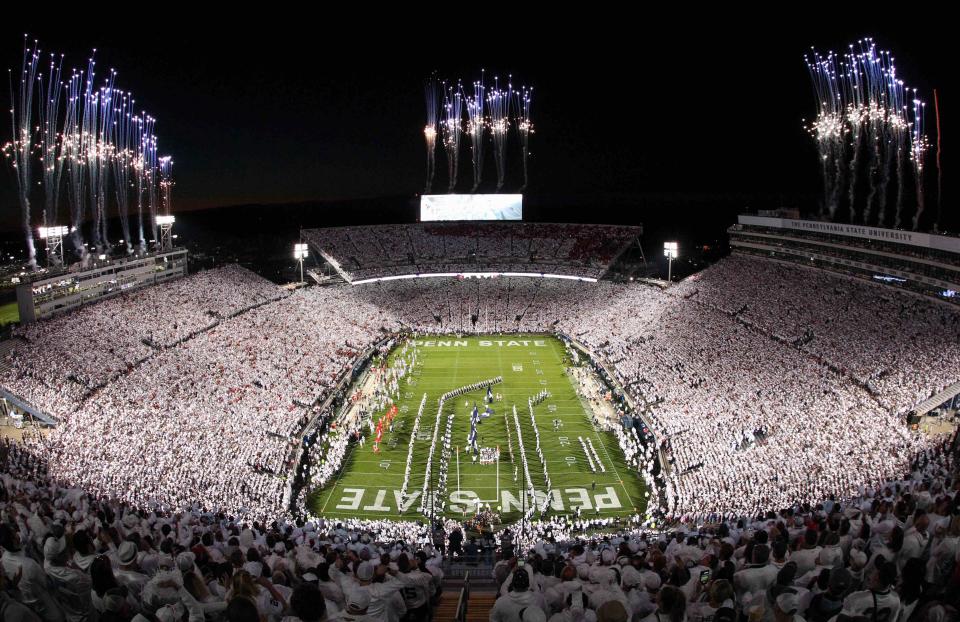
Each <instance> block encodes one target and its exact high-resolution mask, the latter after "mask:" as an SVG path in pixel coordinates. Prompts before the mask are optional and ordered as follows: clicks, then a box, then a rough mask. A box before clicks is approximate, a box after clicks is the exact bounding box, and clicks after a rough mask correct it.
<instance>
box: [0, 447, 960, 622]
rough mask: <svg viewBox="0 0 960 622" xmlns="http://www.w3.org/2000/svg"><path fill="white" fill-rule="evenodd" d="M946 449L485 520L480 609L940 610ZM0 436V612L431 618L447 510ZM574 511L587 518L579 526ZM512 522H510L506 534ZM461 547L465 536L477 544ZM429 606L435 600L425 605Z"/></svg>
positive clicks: (611, 613)
mask: <svg viewBox="0 0 960 622" xmlns="http://www.w3.org/2000/svg"><path fill="white" fill-rule="evenodd" d="M955 452H956V447H952V448H951V447H950V446H949V445H947V444H943V445H940V446H938V447H931V448H928V449H927V450H925V451H924V452H922V453H921V454H920V455H918V456H917V458H916V459H915V460H914V461H913V463H912V464H911V465H909V467H908V469H907V470H906V471H905V472H904V473H903V474H901V475H899V476H897V477H895V478H891V479H886V480H884V481H882V482H879V483H878V485H876V486H869V487H864V489H863V490H862V492H861V493H860V494H859V495H856V496H854V497H851V498H849V499H844V500H839V499H836V498H834V497H832V496H831V497H827V498H825V499H824V500H822V502H821V503H817V504H813V505H806V504H798V505H794V506H791V507H790V508H786V509H783V510H781V511H779V512H767V513H763V514H760V515H757V516H755V517H751V518H741V519H738V520H729V521H723V520H721V521H717V522H714V523H702V522H701V523H697V524H692V523H682V524H676V525H673V526H672V527H671V528H669V529H666V530H660V531H650V530H646V529H636V528H626V529H625V528H623V527H622V526H616V525H614V524H612V519H605V522H606V524H603V523H604V521H592V522H586V521H571V520H568V519H565V518H561V517H555V518H553V519H551V520H550V521H546V522H536V521H535V522H533V523H532V524H530V525H527V526H525V530H526V531H525V533H523V534H512V533H510V531H509V530H507V531H504V532H501V533H499V534H498V538H497V540H498V543H497V544H498V556H497V557H498V560H499V561H497V562H496V564H495V565H494V566H493V567H492V571H491V572H492V577H493V579H494V582H495V585H496V586H497V593H498V598H497V599H496V602H495V604H494V605H493V607H492V608H491V609H490V611H489V613H488V614H487V616H488V618H489V620H490V621H491V622H531V621H533V622H546V621H547V620H549V621H550V622H628V621H630V622H667V621H669V622H685V621H689V622H728V621H729V622H734V621H735V620H739V619H749V620H756V621H771V622H787V621H794V622H796V621H798V620H809V621H810V622H828V621H832V620H837V621H838V622H846V621H848V620H851V621H853V620H856V621H858V622H859V621H870V620H888V621H894V622H946V621H948V620H953V619H957V616H958V613H960V612H958V609H957V607H958V605H960V478H958V472H957V468H956V463H955ZM36 466H37V463H36V456H35V455H33V454H30V453H28V452H27V451H26V450H25V448H24V447H23V446H22V445H18V444H15V443H12V442H10V441H7V440H2V441H0V619H3V620H4V621H8V620H9V621H10V622H65V621H90V620H98V621H99V622H131V621H135V622H184V621H188V622H203V621H204V620H210V621H211V622H212V621H217V620H226V621H229V622H281V620H284V621H286V622H328V621H330V622H332V621H334V620H352V621H356V622H426V621H427V620H429V619H431V613H432V609H433V608H434V607H435V605H436V603H437V599H438V596H439V594H440V593H441V591H442V589H443V577H444V570H443V566H442V562H443V558H444V556H445V555H450V556H463V557H464V558H468V556H469V555H473V556H474V558H475V557H476V547H475V544H474V543H473V542H471V543H470V544H468V546H467V550H466V551H464V549H463V548H462V547H461V543H462V542H463V534H462V532H461V531H460V527H459V526H458V525H456V523H454V522H453V521H446V522H445V523H444V524H443V525H442V526H438V527H437V528H436V529H435V528H434V527H431V526H427V525H424V524H422V523H416V522H400V521H363V520H356V519H352V520H343V521H335V522H331V521H326V520H323V519H316V518H311V519H310V520H308V521H306V522H304V521H298V522H288V521H283V520H281V521H276V522H271V523H261V522H245V521H239V520H235V519H233V518H231V517H229V516H227V515H224V514H221V513H209V512H203V511H201V510H199V509H191V510H186V511H178V512H161V511H147V510H134V509H132V508H130V507H129V506H128V505H126V504H124V503H118V502H115V501H112V500H107V499H104V498H103V497H96V496H92V495H88V494H87V493H85V492H83V491H81V490H79V489H74V488H65V487H60V486H57V485H55V484H53V483H52V482H50V481H49V480H47V479H45V478H44V477H42V475H41V474H40V473H39V472H38V471H37V469H36ZM586 527H598V528H605V529H603V531H602V532H600V533H583V534H580V533H577V531H578V530H580V529H584V528H586ZM517 536H519V537H517ZM470 547H473V552H472V553H471V548H470ZM433 619H437V618H435V617H434V618H433Z"/></svg>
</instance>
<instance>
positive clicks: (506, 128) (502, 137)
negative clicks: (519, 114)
mask: <svg viewBox="0 0 960 622" xmlns="http://www.w3.org/2000/svg"><path fill="white" fill-rule="evenodd" d="M487 109H488V110H489V111H490V133H491V134H492V135H493V159H494V161H495V162H496V165H497V189H496V191H497V192H500V190H501V189H502V188H503V182H504V178H505V177H506V174H507V137H508V135H509V132H510V85H509V83H508V85H507V90H505V91H501V90H500V86H499V82H498V79H497V78H494V79H493V88H492V89H491V90H490V94H489V95H487Z"/></svg>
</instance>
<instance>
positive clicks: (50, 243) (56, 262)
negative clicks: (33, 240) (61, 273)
mask: <svg viewBox="0 0 960 622" xmlns="http://www.w3.org/2000/svg"><path fill="white" fill-rule="evenodd" d="M38 233H39V234H40V239H41V240H44V241H45V242H46V243H47V268H54V267H60V266H63V236H65V235H68V234H69V233H70V229H69V228H67V227H40V229H39V230H38Z"/></svg>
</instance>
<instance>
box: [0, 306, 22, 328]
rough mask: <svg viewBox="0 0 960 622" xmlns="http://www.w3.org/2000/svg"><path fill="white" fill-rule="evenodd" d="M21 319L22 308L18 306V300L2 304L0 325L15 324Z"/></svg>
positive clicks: (0, 307)
mask: <svg viewBox="0 0 960 622" xmlns="http://www.w3.org/2000/svg"><path fill="white" fill-rule="evenodd" d="M19 321H20V310H19V309H18V308H17V301H16V300H14V301H13V302H8V303H7V304H3V305H0V326H3V325H4V324H14V323H16V322H19Z"/></svg>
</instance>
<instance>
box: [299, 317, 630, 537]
mask: <svg viewBox="0 0 960 622" xmlns="http://www.w3.org/2000/svg"><path fill="white" fill-rule="evenodd" d="M418 343H420V344H422V345H419V346H418V348H419V353H418V359H417V366H416V368H415V370H414V371H413V373H412V374H411V375H408V377H407V378H404V379H403V381H402V386H401V389H400V400H399V401H398V402H397V406H398V407H399V409H400V413H399V414H398V416H397V417H396V418H395V420H394V431H393V432H392V433H390V432H388V431H387V430H386V428H385V429H384V435H383V440H382V442H381V445H380V452H379V453H375V452H374V451H373V445H372V443H371V442H370V438H369V429H367V434H368V438H367V440H366V443H365V445H364V446H363V447H360V446H359V445H358V444H356V443H354V444H353V445H351V448H350V449H349V450H348V453H347V456H346V458H345V465H344V468H343V469H342V471H341V473H340V475H339V477H336V478H335V479H334V480H332V481H331V482H328V483H327V485H326V486H325V487H324V488H323V489H321V490H319V491H315V492H314V493H313V494H312V495H311V498H310V501H309V505H310V507H311V508H312V510H313V512H314V514H317V515H322V516H330V517H357V518H368V519H373V518H391V519H397V518H406V519H414V518H422V515H421V514H420V513H419V511H418V510H417V508H418V506H419V502H420V499H419V497H417V498H416V499H414V500H413V501H408V508H409V509H406V510H405V511H404V512H403V513H402V514H401V512H400V511H399V509H398V506H399V503H398V499H397V497H398V496H399V490H400V487H401V486H402V484H403V473H404V468H405V465H406V461H407V451H408V443H409V441H410V431H411V429H412V426H413V421H414V418H415V417H416V412H417V409H418V407H419V405H420V400H421V398H422V397H423V394H424V393H426V394H427V404H426V407H425V408H424V412H423V416H422V418H421V421H420V432H419V433H418V435H417V436H418V440H416V441H415V445H414V454H413V460H412V463H411V477H410V483H409V485H408V488H407V492H408V498H409V496H412V495H416V494H417V493H420V491H421V490H422V489H423V484H424V470H425V467H426V463H427V454H428V453H429V450H430V441H431V437H432V432H433V427H434V425H435V423H436V421H437V400H438V398H439V396H440V395H442V394H443V393H445V392H447V391H450V390H452V389H455V388H457V387H460V386H464V385H467V384H472V383H474V382H479V381H481V380H486V379H488V378H493V377H495V376H503V383H501V384H498V385H495V386H494V392H495V393H500V394H502V396H503V399H502V401H498V402H494V403H493V404H492V405H491V406H492V408H493V409H494V411H495V414H494V415H492V416H491V417H489V418H485V419H482V420H481V425H480V426H479V427H478V433H479V436H480V439H481V442H480V446H482V447H495V446H499V447H500V464H499V492H500V496H499V497H498V494H497V493H498V470H497V466H496V465H492V464H491V465H481V464H480V463H479V461H478V462H476V463H474V462H473V461H472V459H471V458H472V456H471V454H470V453H468V452H466V451H464V446H465V445H466V439H467V435H468V433H469V431H470V412H471V410H472V409H473V405H474V403H476V404H477V407H478V408H479V410H480V412H483V409H484V397H485V396H486V391H484V390H481V391H475V392H472V393H468V394H466V395H461V396H459V397H457V398H454V399H452V400H448V401H447V402H446V403H445V404H444V412H443V415H442V416H441V418H440V422H441V423H440V433H441V436H442V433H443V430H444V429H445V427H446V420H447V415H448V414H449V413H451V412H452V413H454V414H455V418H454V423H453V428H452V434H451V445H452V447H451V453H450V460H449V474H448V479H447V493H446V495H444V497H443V501H444V508H445V514H446V515H447V516H450V517H456V516H462V515H463V511H464V510H465V509H466V508H467V505H466V503H465V502H468V501H469V500H472V499H474V498H476V497H479V498H480V499H481V500H482V501H483V502H485V503H489V504H490V506H491V507H492V508H494V509H495V510H496V508H497V507H498V506H500V507H503V506H504V503H506V504H507V507H506V508H505V509H504V510H502V511H501V518H502V519H503V520H504V521H505V522H509V521H513V520H517V519H519V518H520V516H521V514H522V512H521V510H520V508H519V507H514V505H513V500H514V499H516V500H518V502H519V500H520V499H521V498H522V495H521V494H520V489H521V487H522V478H523V467H522V463H521V458H520V448H519V444H518V442H517V438H516V426H515V424H514V421H513V409H512V406H513V405H514V404H516V406H517V414H518V418H519V420H520V428H521V431H522V434H523V439H524V447H525V449H526V456H527V462H528V465H529V469H530V477H531V479H532V480H533V483H534V487H535V488H536V490H538V491H545V490H546V485H545V480H544V472H543V466H542V465H541V463H540V460H539V458H538V457H537V452H536V441H535V436H534V432H533V428H532V422H531V420H530V411H529V408H528V406H527V398H528V397H531V396H533V395H535V394H536V393H538V392H539V391H540V390H542V389H546V390H547V391H549V392H550V397H549V398H547V399H546V400H544V401H543V402H542V403H541V404H539V405H537V406H534V416H535V418H536V421H537V426H538V428H539V431H540V441H541V446H542V450H543V454H544V457H545V458H546V466H547V471H548V472H549V474H550V479H551V481H552V483H553V489H554V494H553V497H552V504H551V505H552V508H551V513H553V514H565V515H568V514H572V512H573V508H575V507H577V506H583V510H582V511H583V515H584V516H596V512H597V509H596V508H597V506H598V505H600V506H603V507H601V508H600V510H599V512H600V516H604V517H606V516H620V515H626V514H634V513H638V512H641V513H642V511H643V510H644V508H645V506H646V500H645V498H644V494H643V493H644V490H645V486H644V484H643V480H642V479H641V478H640V477H638V475H637V473H636V471H634V470H632V469H630V468H629V467H627V466H626V464H625V463H624V460H623V454H622V453H621V451H620V448H619V446H618V445H617V440H616V437H615V436H614V434H613V433H610V432H601V431H599V430H597V429H596V428H595V426H594V425H593V423H592V420H591V415H590V411H589V408H590V407H589V405H588V404H587V403H585V402H584V401H583V400H581V399H580V398H579V397H578V395H577V392H576V391H575V388H574V386H573V382H572V380H571V378H570V377H569V376H568V375H567V373H566V366H567V365H568V364H569V361H568V360H567V357H566V351H565V349H564V347H563V344H562V343H561V342H560V340H559V339H557V338H556V337H553V336H545V335H508V336H502V335H487V336H470V337H465V338H461V339H456V338H455V337H452V336H450V337H439V338H430V339H423V340H420V341H419V342H418ZM442 344H449V345H442ZM456 344H461V345H456ZM463 344H465V345H463ZM481 344H489V345H481ZM395 356H397V353H396V352H394V353H391V354H390V360H392V359H393V357H395ZM408 381H409V382H408ZM382 414H383V413H377V414H376V415H375V416H376V417H379V416H380V415H382ZM504 414H506V415H507V420H506V421H505V419H504ZM554 419H559V420H562V421H563V426H562V428H561V429H559V430H554V426H553V420H554ZM507 422H509V425H510V437H511V438H512V443H513V453H514V457H515V462H514V463H511V462H510V454H509V452H508V449H507V447H508V442H507ZM580 436H582V437H584V439H586V438H587V437H589V438H591V439H592V441H593V446H594V448H595V449H596V452H597V454H598V455H599V458H600V460H601V462H602V463H603V465H604V467H605V469H606V471H605V472H600V470H599V469H598V470H597V472H595V473H594V472H591V470H590V468H589V466H588V461H587V457H586V455H585V454H584V450H583V448H582V447H581V444H580V441H579V440H578V437H580ZM458 448H459V450H460V451H459V452H458ZM441 451H442V444H441V443H440V442H438V443H437V448H436V450H435V455H434V462H433V464H434V469H436V468H437V466H438V465H439V462H440V452H441ZM458 455H459V465H458V461H457V457H458ZM515 468H516V473H517V474H518V479H517V481H515V480H514V473H515ZM434 482H436V472H435V473H434ZM434 486H436V484H435V483H434ZM458 490H459V491H460V492H458ZM611 492H612V493H613V494H610V493H611ZM474 495H475V496H474ZM598 502H599V503H598ZM470 507H472V506H470ZM468 512H469V510H468ZM468 515H469V514H468Z"/></svg>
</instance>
